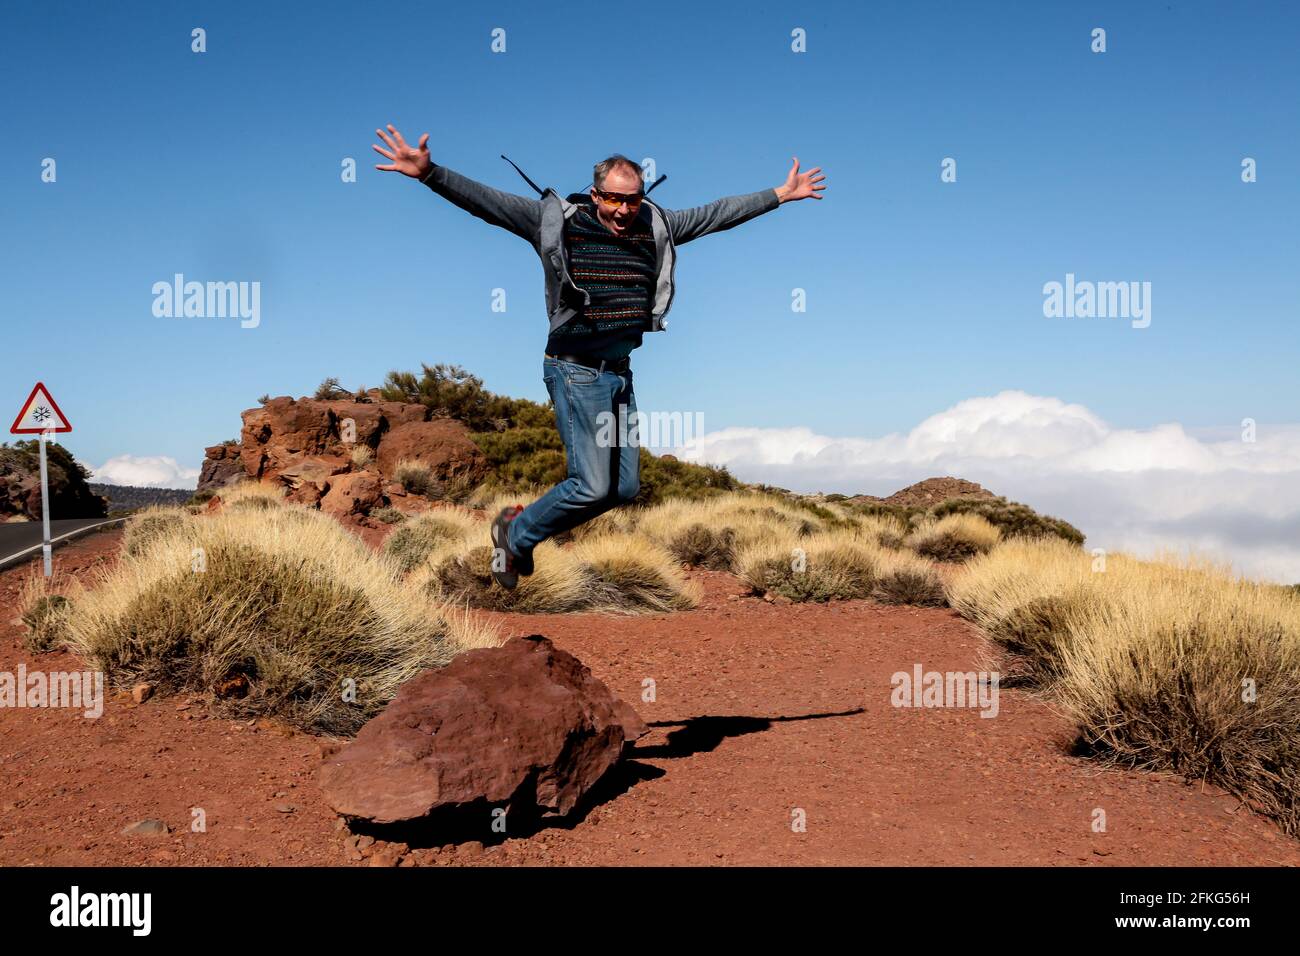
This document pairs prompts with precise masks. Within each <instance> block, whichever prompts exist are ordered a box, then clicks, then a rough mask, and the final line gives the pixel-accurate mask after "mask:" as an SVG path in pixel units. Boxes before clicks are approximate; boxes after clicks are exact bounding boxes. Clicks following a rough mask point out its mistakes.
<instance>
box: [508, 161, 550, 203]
mask: <svg viewBox="0 0 1300 956" xmlns="http://www.w3.org/2000/svg"><path fill="white" fill-rule="evenodd" d="M501 158H502V159H504V160H505V161H506V162H507V163H509V164H510V165H511V166H514V167H515V172H517V173H518V174H519V175H520V176H523V177H524V182H526V183H527V184H528V185H530V186H532V187H533V192H535V193H537V195H539V196H544V195H546V190H545V189H543V188H542V187H541V186H539V185H537V183H535V182H533V181H532V180H531V179H529V178H528V174H527V173H526V172H524V171H523V170H522V169H520V168H519V167H518V166H515V163H514V160H512V159H511V158H510V157H509V156H507V155H506V154H505V153H502V154H501Z"/></svg>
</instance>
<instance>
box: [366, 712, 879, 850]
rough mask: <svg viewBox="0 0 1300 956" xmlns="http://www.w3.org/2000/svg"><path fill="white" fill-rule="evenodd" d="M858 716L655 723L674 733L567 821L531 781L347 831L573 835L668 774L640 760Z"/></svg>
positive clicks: (632, 758)
mask: <svg viewBox="0 0 1300 956" xmlns="http://www.w3.org/2000/svg"><path fill="white" fill-rule="evenodd" d="M862 712H863V708H861V707H857V708H854V709H853V710H842V711H835V712H830V713H820V714H799V715H795V716H778V717H747V716H730V717H714V716H703V717H688V718H687V719H685V720H672V721H668V720H665V721H657V722H655V723H652V724H650V726H651V727H676V728H677V729H676V730H672V731H669V733H668V737H667V739H666V740H665V741H664V743H662V744H653V745H632V746H628V747H627V748H625V749H624V751H623V759H621V760H620V761H619V762H618V763H617V764H615V765H614V766H613V767H611V768H610V770H609V771H608V772H607V773H606V774H605V775H604V776H603V777H601V778H600V780H599V782H597V784H596V785H595V786H594V787H592V788H591V789H590V790H589V791H587V793H586V794H585V795H584V796H583V798H582V799H581V800H580V801H579V802H578V805H577V806H575V807H574V808H573V810H572V812H570V813H569V815H568V816H565V817H560V816H556V815H554V814H546V813H543V812H541V811H540V810H539V809H538V808H537V806H536V803H535V800H534V799H533V798H534V787H535V785H536V781H535V780H533V779H531V778H530V779H529V780H528V781H526V782H525V783H524V785H523V786H521V787H520V788H519V790H518V791H517V792H516V793H515V795H514V797H513V798H512V799H511V800H508V801H504V802H502V803H489V802H488V801H486V800H480V801H477V802H475V803H472V804H467V805H464V806H459V807H444V808H442V809H439V810H435V811H434V812H433V813H431V814H429V815H428V816H427V817H423V818H421V819H419V820H413V821H410V822H407V823H388V824H378V823H371V822H368V821H363V820H356V821H353V822H352V823H351V825H350V829H351V831H352V832H353V833H359V834H366V835H368V836H372V837H374V838H375V839H376V840H387V841H390V842H393V843H405V844H407V845H408V846H410V847H411V848H412V849H425V848H429V847H447V846H452V845H456V844H461V843H468V842H470V841H472V840H477V841H479V842H480V843H482V844H483V845H484V846H485V847H488V846H494V845H496V844H500V843H504V842H505V841H506V840H507V839H519V838H523V839H527V838H529V837H532V836H536V835H537V834H538V833H541V832H542V831H543V830H572V829H573V828H574V827H576V826H577V825H578V824H580V823H581V822H582V821H583V820H585V819H586V818H587V816H588V815H589V814H590V813H591V811H592V810H594V809H596V808H597V807H599V806H600V805H601V804H604V803H608V802H610V801H612V800H615V799H617V798H618V797H620V796H622V795H623V794H625V793H627V792H628V791H629V790H631V789H632V788H633V787H635V786H637V785H638V784H640V783H643V782H644V781H646V780H657V779H658V778H660V777H662V776H664V775H665V774H667V772H668V771H667V770H664V769H662V768H660V767H656V766H654V765H653V764H648V763H643V762H642V761H643V760H662V759H680V758H682V757H689V756H691V755H692V754H698V753H707V752H709V751H711V750H714V749H716V748H717V747H718V746H719V745H720V744H721V743H722V742H723V741H724V740H727V739H728V738H731V737H744V736H746V735H748V734H756V733H761V732H762V731H765V730H770V729H771V727H772V725H773V724H779V723H790V722H794V721H802V720H828V719H833V718H836V717H852V716H854V715H856V714H860V713H862ZM511 804H513V805H514V807H513V809H511V808H510V807H511ZM507 810H508V811H509V813H508V817H507V819H508V827H507V832H498V831H499V829H500V826H501V824H500V823H497V825H498V830H493V823H494V822H497V821H500V820H501V819H502V817H503V814H501V813H498V812H497V811H507Z"/></svg>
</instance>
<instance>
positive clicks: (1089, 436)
mask: <svg viewBox="0 0 1300 956" xmlns="http://www.w3.org/2000/svg"><path fill="white" fill-rule="evenodd" d="M676 454H677V455H678V457H679V458H682V459H685V460H688V461H698V462H706V463H709V464H715V465H726V466H727V467H728V468H730V469H731V471H732V473H733V474H735V475H736V476H737V477H738V478H741V479H742V480H745V481H761V482H766V483H768V484H773V485H779V486H781V487H785V488H791V489H793V490H796V491H826V492H830V491H839V492H843V493H846V494H854V493H859V492H861V493H866V494H874V495H887V494H889V493H891V492H893V491H897V490H898V489H899V488H901V487H903V486H905V485H908V484H911V483H912V482H914V481H919V480H920V479H922V478H929V477H932V476H942V475H953V476H956V477H959V478H967V479H970V480H971V481H978V482H979V483H980V484H982V485H984V486H985V487H986V488H989V489H990V490H992V491H994V492H995V493H997V494H1002V495H1006V496H1007V497H1009V498H1012V499H1015V500H1017V501H1023V502H1025V503H1026V504H1028V505H1031V506H1032V507H1033V508H1035V509H1037V510H1039V511H1042V512H1046V513H1048V514H1053V515H1056V516H1058V517H1061V518H1064V519H1066V520H1067V521H1069V522H1071V523H1072V524H1074V525H1075V526H1077V527H1078V528H1079V529H1080V530H1082V531H1083V532H1084V533H1085V534H1087V535H1088V547H1100V548H1106V549H1108V550H1112V551H1114V550H1125V551H1131V552H1135V553H1138V554H1151V553H1154V552H1156V551H1158V550H1162V549H1173V550H1177V551H1187V550H1193V551H1196V552H1197V553H1199V554H1202V555H1205V556H1209V557H1214V558H1217V559H1220V560H1223V561H1231V562H1232V564H1233V566H1234V567H1235V569H1236V570H1237V571H1239V572H1240V573H1243V574H1247V575H1250V576H1253V577H1261V578H1267V579H1270V580H1276V581H1281V582H1285V583H1295V582H1300V425H1268V424H1264V423H1260V424H1258V425H1257V426H1256V432H1255V441H1253V442H1247V441H1243V439H1242V433H1241V431H1240V430H1232V431H1225V432H1223V433H1222V434H1219V435H1214V436H1204V435H1203V436H1200V437H1198V436H1196V435H1193V434H1189V433H1188V432H1187V431H1185V430H1184V429H1183V427H1182V426H1181V425H1178V424H1164V425H1157V426H1155V427H1153V428H1149V429H1141V430H1133V429H1119V428H1111V427H1110V426H1109V425H1107V424H1106V422H1104V421H1103V420H1102V419H1100V418H1099V417H1098V416H1097V415H1095V414H1093V413H1092V412H1091V411H1089V410H1088V409H1087V408H1085V407H1084V406H1082V405H1070V404H1067V403H1065V402H1062V401H1060V400H1059V399H1056V398H1048V397H1044V396H1038V395H1029V394H1026V393H1025V392H1018V391H1007V392H1002V393H1000V394H998V395H994V396H992V397H987V398H972V399H968V400H966V401H963V402H959V403H957V404H956V405H954V406H953V407H952V408H949V409H947V410H945V411H942V412H940V413H938V414H937V415H933V416H931V417H930V418H927V419H926V420H925V421H923V422H921V423H920V424H919V425H917V426H916V427H915V428H913V429H912V430H911V431H910V432H908V433H907V434H904V435H899V434H893V435H886V436H884V437H882V438H871V439H864V438H830V437H827V436H825V435H818V434H816V433H814V432H812V431H810V430H809V429H806V428H789V429H771V428H726V429H722V430H721V431H716V432H707V433H705V434H704V435H702V436H700V437H699V438H698V439H697V440H695V441H693V442H691V443H690V444H689V445H688V446H687V447H686V448H683V449H681V450H680V451H677V452H676Z"/></svg>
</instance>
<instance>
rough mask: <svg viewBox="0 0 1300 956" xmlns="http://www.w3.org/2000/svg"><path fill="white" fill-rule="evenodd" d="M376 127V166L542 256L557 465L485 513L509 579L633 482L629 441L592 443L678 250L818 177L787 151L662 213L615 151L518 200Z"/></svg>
mask: <svg viewBox="0 0 1300 956" xmlns="http://www.w3.org/2000/svg"><path fill="white" fill-rule="evenodd" d="M375 132H376V133H377V134H378V135H379V138H380V139H382V140H383V141H384V144H385V145H384V146H378V145H376V146H375V147H374V149H375V151H376V152H378V153H379V154H380V155H381V156H384V157H385V158H386V159H388V160H389V162H388V163H387V164H386V165H377V166H376V167H375V168H376V169H383V170H390V171H393V172H399V173H403V174H404V175H407V176H410V177H411V178H413V179H418V180H420V182H422V183H424V184H425V185H427V186H428V187H429V188H430V189H432V190H433V191H434V192H436V193H437V194H438V195H440V196H442V197H443V198H444V199H448V200H450V201H451V202H453V203H455V204H456V205H457V206H459V207H460V208H461V209H464V210H465V211H466V212H469V213H472V214H473V215H475V216H477V217H478V218H480V219H482V220H485V221H486V222H490V223H491V224H492V225H494V226H500V227H502V228H503V229H508V230H510V231H511V232H513V233H514V234H515V235H517V236H520V237H522V238H524V239H527V240H528V242H530V243H531V244H532V246H533V248H534V249H535V250H536V251H537V253H538V255H540V256H541V259H542V266H543V268H544V270H545V274H546V310H547V314H548V315H549V316H550V322H551V325H550V337H549V338H548V339H547V341H546V352H545V356H544V358H543V361H542V380H543V381H544V382H545V383H546V388H547V391H549V392H550V395H551V402H552V403H553V404H554V406H555V424H556V427H557V428H559V430H560V438H561V439H562V440H563V441H564V450H565V453H566V456H567V459H568V476H567V477H566V478H565V479H564V480H563V481H561V482H560V483H559V484H558V485H556V486H555V487H553V488H551V489H550V491H548V492H546V494H544V495H542V497H540V498H538V499H537V500H536V501H534V502H533V503H532V504H531V505H529V506H528V507H527V508H518V507H513V508H510V507H508V508H503V509H502V511H501V513H500V514H499V515H497V517H496V520H495V521H494V522H493V524H492V544H493V547H494V549H495V551H494V560H493V562H492V576H493V578H495V579H496V581H497V583H498V584H500V585H501V586H502V587H504V588H506V589H512V588H514V587H515V585H516V584H517V583H518V576H519V575H520V574H524V575H527V574H531V573H532V571H533V548H534V547H536V546H537V544H538V543H539V542H541V541H544V540H546V539H547V538H549V537H552V536H553V535H556V534H559V533H561V532H563V531H567V530H569V529H570V528H574V527H576V526H577V525H580V524H582V523H583V522H585V521H589V520H591V519H592V518H594V517H596V516H597V515H599V514H602V513H603V512H605V511H608V510H609V509H610V508H613V507H615V506H617V505H620V504H625V503H627V502H629V501H631V500H632V499H633V498H634V497H635V496H636V493H637V491H638V490H639V489H640V486H641V479H640V467H641V460H640V457H639V455H640V450H639V448H638V447H637V445H636V443H635V442H633V443H632V444H631V445H625V444H623V443H621V442H619V441H617V440H615V441H614V444H613V446H612V447H602V445H606V446H608V445H609V434H610V429H609V427H608V423H609V422H610V421H616V422H627V423H635V421H636V402H635V398H634V397H633V394H632V369H631V366H630V363H629V355H630V354H631V352H632V350H633V349H635V348H637V347H638V346H639V345H640V344H641V336H642V333H645V332H658V331H661V330H663V329H665V328H667V326H668V323H667V322H666V321H664V316H665V315H667V314H668V308H669V306H670V305H671V304H672V300H673V268H674V266H675V264H676V261H677V247H678V246H680V245H682V243H685V242H690V241H691V240H692V239H698V238H699V237H700V236H707V235H708V234H709V233H711V232H720V231H722V230H723V229H730V228H731V227H732V226H738V225H740V224H741V223H742V222H747V221H749V220H750V219H753V218H754V217H755V216H758V215H761V214H762V213H765V212H770V211H771V210H773V209H775V208H776V207H777V206H779V205H781V204H782V203H785V202H791V201H792V200H796V199H808V198H809V197H811V198H813V199H821V198H822V197H821V191H822V190H823V189H825V188H826V187H825V184H824V180H825V178H826V177H825V176H819V175H818V173H820V172H821V169H820V168H817V169H812V170H809V171H808V172H801V171H800V170H799V160H798V158H796V159H795V160H794V165H793V166H792V167H791V168H790V174H789V175H788V176H787V177H786V180H785V182H784V183H783V184H781V185H780V186H777V187H776V188H775V189H763V190H759V191H758V192H754V193H749V194H747V195H744V196H729V197H727V198H725V199H719V200H717V201H716V202H712V203H709V204H708V205H707V206H699V207H696V208H695V209H683V210H673V209H664V208H662V207H660V206H658V205H656V204H655V203H653V202H651V201H649V200H647V199H646V198H645V185H644V180H643V178H642V174H641V167H639V166H638V165H637V164H636V163H634V162H632V161H631V160H630V159H628V158H627V157H626V156H619V155H614V156H611V157H609V158H608V159H606V160H603V161H601V162H599V163H597V164H596V166H595V169H594V170H593V171H592V178H591V182H592V186H591V192H590V195H584V194H581V193H574V194H573V195H571V196H569V197H568V198H567V199H561V198H560V196H559V195H558V194H557V193H556V192H555V191H554V190H551V189H547V190H545V191H544V192H543V193H542V196H541V198H540V199H528V198H525V197H523V196H516V195H514V194H512V193H507V192H502V191H501V190H499V189H493V188H492V187H490V186H484V185H483V184H482V183H477V182H475V181H474V180H472V179H468V178H466V177H464V176H462V175H460V174H459V173H456V172H453V171H452V170H450V169H448V168H447V167H446V166H438V165H435V164H434V163H433V162H432V161H431V160H430V158H429V147H428V142H429V134H428V133H425V134H424V135H423V136H421V137H420V143H419V145H418V146H411V145H409V144H408V143H407V142H406V140H404V139H403V138H402V134H401V133H399V132H398V131H397V130H396V129H394V128H393V126H392V125H391V124H390V125H389V126H388V130H387V132H385V131H384V130H382V129H380V130H375ZM516 168H517V167H516ZM530 182H531V181H530ZM602 413H606V415H604V416H603V419H604V422H605V423H606V425H605V427H603V428H602V427H601V420H602ZM617 430H621V429H617ZM617 430H616V431H617ZM620 445H621V446H622V447H620Z"/></svg>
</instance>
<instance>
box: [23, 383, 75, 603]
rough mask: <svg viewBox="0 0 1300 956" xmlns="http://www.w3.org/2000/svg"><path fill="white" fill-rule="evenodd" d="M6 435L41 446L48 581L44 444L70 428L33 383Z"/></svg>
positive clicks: (49, 550)
mask: <svg viewBox="0 0 1300 956" xmlns="http://www.w3.org/2000/svg"><path fill="white" fill-rule="evenodd" d="M9 431H10V433H11V434H14V435H37V436H39V440H40V446H41V524H42V526H43V527H42V530H43V532H44V538H43V539H42V545H41V554H42V555H43V556H44V558H45V576H46V577H47V578H48V577H49V576H50V575H52V574H53V573H54V559H53V549H52V547H51V546H50V479H49V469H48V468H47V466H46V464H45V443H46V442H47V441H52V440H53V437H52V436H53V435H55V434H56V433H58V432H70V431H72V425H70V424H69V423H68V420H67V418H66V417H64V414H63V412H62V411H60V410H59V406H58V404H57V403H56V402H55V401H54V396H52V395H51V394H50V393H49V390H48V389H46V387H45V386H44V384H42V383H41V382H37V383H36V387H35V388H33V389H32V393H31V394H30V395H28V396H27V401H26V402H24V403H23V407H22V410H21V411H19V412H18V417H17V418H15V419H14V423H13V424H12V425H10V426H9Z"/></svg>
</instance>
